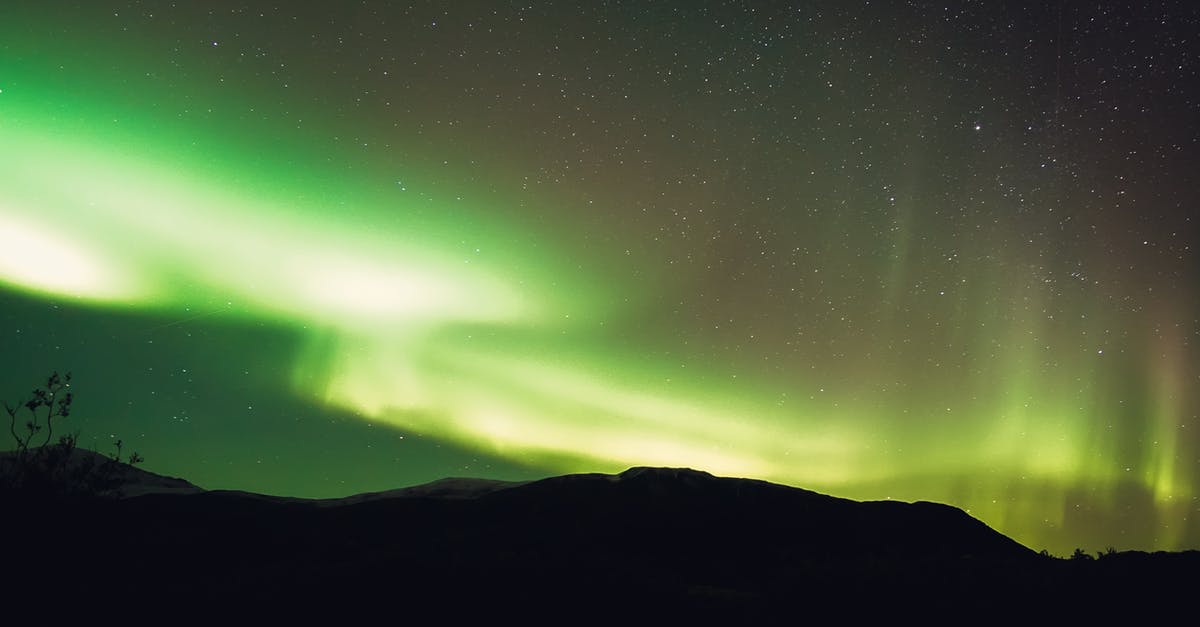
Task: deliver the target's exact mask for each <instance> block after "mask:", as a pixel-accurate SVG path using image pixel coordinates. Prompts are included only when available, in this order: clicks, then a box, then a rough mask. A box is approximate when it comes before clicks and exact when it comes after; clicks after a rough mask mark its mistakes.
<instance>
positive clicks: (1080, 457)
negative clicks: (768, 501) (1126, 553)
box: [0, 1, 1200, 554]
mask: <svg viewBox="0 0 1200 627" xmlns="http://www.w3.org/2000/svg"><path fill="white" fill-rule="evenodd" d="M293 4H296V5H297V6H292V5H293ZM317 4H318V3H283V4H282V5H278V6H277V5H273V4H268V3H250V4H244V3H232V2H216V3H199V2H195V3H192V2H174V3H170V2H80V3H74V4H71V3H55V2H6V3H4V4H3V5H0V338H2V339H0V350H3V355H4V360H3V363H4V371H3V374H4V376H3V377H2V378H0V397H2V398H4V399H10V400H15V399H16V398H18V397H19V396H20V395H21V394H22V393H24V392H25V391H26V390H27V389H28V388H30V387H31V386H33V385H35V384H36V383H37V382H38V381H39V380H41V379H42V378H43V377H44V375H45V374H46V373H48V372H49V371H51V370H54V369H59V370H64V371H65V370H70V371H72V372H73V373H74V377H75V383H74V387H75V388H76V395H77V400H76V403H75V416H73V417H72V420H73V421H75V422H74V425H75V426H76V427H78V428H80V429H82V432H83V435H82V437H81V442H84V443H94V444H95V445H96V446H99V447H104V446H107V440H108V439H109V438H111V437H121V438H122V439H124V440H125V441H126V442H127V443H131V444H132V445H133V446H134V447H136V448H137V449H138V450H139V451H141V452H142V453H143V455H145V457H146V458H147V460H148V461H147V464H146V467H147V468H148V469H150V470H153V471H155V472H159V473H163V474H172V475H178V476H184V477H186V478H188V479H189V480H192V481H194V482H196V483H198V484H200V485H203V486H205V487H211V488H217V487H220V488H236V489H247V490H257V491H262V492H270V493H276V494H293V495H300V496H337V495H345V494H349V493H353V492H361V491H367V490H379V489H386V488H393V487H398V486H401V485H409V484H414V483H419V482H422V481H429V480H433V479H436V478H440V477H444V476H450V475H457V476H463V475H470V476H484V477H495V478H501V479H522V478H533V477H540V476H546V475H549V474H555V473H562V472H584V471H602V472H612V471H619V470H622V469H624V468H626V467H629V466H633V465H669V466H690V467H694V468H700V469H704V470H708V471H710V472H713V473H715V474H722V475H731V476H749V477H756V478H762V479H768V480H772V481H778V482H782V483H787V484H790V485H797V486H801V487H805V488H809V489H814V490H819V491H823V492H827V493H830V494H834V495H838V496H845V497H849V498H856V499H884V498H895V499H903V500H934V501H942V502H947V503H951V504H954V505H957V506H959V507H962V508H964V509H967V510H968V511H970V512H971V513H972V514H973V515H975V516H977V517H979V518H981V519H982V520H984V521H985V522H987V523H989V524H990V525H992V526H993V527H995V528H997V529H998V530H1000V531H1002V532H1004V533H1006V534H1008V535H1010V536H1012V537H1013V538H1015V539H1017V540H1018V541H1020V542H1022V543H1024V544H1026V545H1027V546H1030V547H1032V548H1035V549H1040V548H1047V549H1049V550H1051V551H1052V552H1056V553H1060V554H1061V553H1068V552H1069V551H1070V550H1071V549H1072V548H1074V547H1076V546H1081V547H1085V548H1089V549H1092V550H1095V549H1100V548H1103V547H1107V546H1115V547H1116V548H1118V549H1183V548H1200V355H1198V353H1197V340H1198V335H1200V313H1198V312H1200V263H1198V259H1197V251H1196V247H1197V242H1198V241H1200V239H1198V237H1200V233H1198V230H1197V219H1196V217H1195V216H1196V215H1197V212H1196V207H1197V206H1198V205H1197V201H1198V200H1200V194H1198V193H1197V189H1198V187H1200V185H1198V181H1197V176H1196V171H1197V168H1196V164H1200V139H1198V138H1200V83H1198V81H1197V71H1198V67H1200V66H1198V61H1200V59H1198V58H1197V56H1196V52H1195V51H1196V50H1197V46H1196V39H1197V37H1198V33H1200V8H1198V7H1197V6H1195V5H1194V4H1192V3H1189V2H1183V1H1179V2H1161V3H1151V5H1150V6H1149V7H1147V6H1143V5H1142V4H1138V3H1129V4H1128V5H1125V4H1117V3H1091V4H1088V3H1080V2H1061V3H1013V2H961V3H960V2H952V3H944V4H930V3H924V2H910V3H901V2H872V3H867V2H850V3H845V2H813V3H790V2H777V3H739V2H733V3H730V2H653V3H651V2H560V3H499V2H454V3H439V2H422V3H402V2H394V3H389V2H356V3H328V4H327V6H317ZM1026 4H1029V5H1030V6H1026ZM1042 4H1046V5H1047V6H1042Z"/></svg>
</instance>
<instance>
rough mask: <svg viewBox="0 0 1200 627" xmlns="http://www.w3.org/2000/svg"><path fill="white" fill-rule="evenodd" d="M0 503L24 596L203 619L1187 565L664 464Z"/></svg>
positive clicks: (1155, 575) (1030, 586) (601, 613)
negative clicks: (326, 496) (181, 611)
mask: <svg viewBox="0 0 1200 627" xmlns="http://www.w3.org/2000/svg"><path fill="white" fill-rule="evenodd" d="M3 507H4V509H5V516H4V521H5V522H4V525H5V529H4V531H5V537H6V538H8V539H10V540H11V539H12V538H14V537H22V535H23V536H24V537H26V538H28V540H29V541H20V542H10V544H9V547H8V556H9V557H13V558H15V560H14V561H10V562H9V564H21V565H22V566H21V568H18V569H14V570H9V574H8V575H6V576H10V577H11V576H12V573H14V572H16V573H19V574H20V575H21V578H20V579H14V580H12V581H10V582H9V583H8V585H7V586H6V587H7V589H8V590H16V591H17V595H16V596H17V597H21V596H22V595H24V596H29V595H39V594H42V593H44V592H45V589H44V588H45V586H46V584H48V583H49V582H53V583H52V586H51V587H52V588H53V589H54V590H56V591H58V593H62V594H65V595H66V596H68V597H69V598H73V599H77V600H78V599H95V600H99V601H102V602H113V601H115V600H118V599H122V598H128V597H130V596H131V595H132V596H133V597H135V598H136V599H139V600H141V601H140V602H143V603H147V602H148V603H154V604H162V605H164V606H172V605H174V604H177V603H183V604H186V605H188V606H189V607H203V608H206V609H209V610H212V609H214V608H221V607H224V606H232V605H233V604H235V603H237V602H243V603H251V604H252V606H253V607H257V608H259V609H260V610H263V609H270V610H271V611H272V612H288V613H293V612H300V613H304V612H308V611H317V610H318V609H324V610H330V609H335V610H337V611H354V610H365V609H367V608H379V607H384V608H389V610H390V611H395V612H421V613H422V614H426V613H428V612H436V613H438V614H439V615H441V616H443V617H444V618H451V619H453V618H465V617H468V616H474V617H481V616H493V615H499V614H507V615H510V616H511V615H516V614H519V615H521V616H524V617H526V618H529V617H533V616H536V617H539V618H551V619H553V618H554V617H556V616H559V617H562V618H564V619H566V617H568V616H572V617H574V618H572V619H571V620H572V621H575V622H578V621H579V619H581V618H587V619H589V620H588V621H585V622H591V620H593V619H595V620H599V619H613V620H616V619H622V618H624V619H628V618H630V617H631V616H636V617H640V619H642V620H645V619H649V618H663V619H684V618H691V619H705V620H706V621H711V620H718V619H735V618H736V619H746V618H751V619H759V620H765V619H771V620H782V619H785V618H787V617H794V616H795V615H796V613H797V612H800V613H803V614H804V615H807V616H814V615H818V614H820V615H826V614H828V613H843V614H844V613H846V612H850V615H854V614H855V613H862V612H868V613H878V612H883V611H890V608H895V607H918V608H921V609H922V611H958V610H968V609H969V610H979V609H988V608H990V609H989V611H991V610H994V609H995V608H1012V607H1014V606H1019V605H1021V604H1031V605H1032V604H1035V603H1042V602H1046V601H1054V602H1057V603H1067V604H1069V603H1074V602H1089V603H1091V602H1094V601H1095V599H1096V598H1098V597H1097V595H1100V597H1103V595H1105V594H1114V593H1115V592H1116V591H1118V590H1119V591H1120V593H1121V594H1122V595H1125V596H1128V595H1130V594H1136V593H1137V591H1138V590H1139V589H1140V588H1141V587H1154V588H1155V593H1156V595H1158V596H1159V598H1162V597H1161V595H1163V594H1169V593H1170V591H1171V586H1172V585H1175V586H1176V587H1178V585H1177V584H1178V581H1177V580H1178V578H1179V575H1178V573H1192V574H1193V575H1194V574H1195V570H1194V569H1195V566H1196V564H1197V560H1196V559H1195V556H1190V557H1189V556H1186V555H1184V556H1177V557H1178V559H1177V561H1176V562H1175V563H1171V564H1168V563H1166V562H1164V561H1163V560H1162V559H1161V558H1158V559H1157V560H1156V559H1155V558H1153V557H1152V556H1145V555H1142V556H1138V555H1128V554H1123V557H1122V559H1125V560H1126V562H1125V563H1124V564H1123V565H1122V564H1120V563H1118V561H1116V560H1115V559H1113V558H1106V559H1104V560H1100V561H1098V562H1095V563H1092V564H1087V565H1085V564H1076V563H1074V562H1066V561H1062V560H1052V559H1048V558H1043V557H1041V556H1038V555H1036V554H1034V553H1033V552H1032V551H1030V550H1029V549H1027V548H1025V547H1023V546H1021V545H1019V544H1017V543H1016V542H1014V541H1012V540H1010V539H1009V538H1007V537H1005V536H1003V535H1001V534H999V533H997V532H995V531H994V530H992V529H990V528H988V527H987V526H986V525H984V524H983V523H981V522H979V521H978V520H975V519H973V518H971V517H970V516H968V515H967V514H965V513H964V512H962V511H961V510H958V509H956V508H953V507H949V506H945V505H938V504H934V503H911V504H909V503H897V502H867V503H860V502H855V501H849V500H845V499H839V498H834V497H830V496H825V495H821V494H817V493H814V492H809V491H806V490H800V489H796V488H789V487H785V486H780V485H775V484H770V483H766V482H761V481H751V480H744V479H725V478H717V477H713V476H711V475H709V474H707V473H702V472H697V471H692V470H680V469H661V468H634V469H631V470H629V471H626V472H624V473H621V474H620V475H599V474H588V475H568V476H562V477H554V478H551V479H546V480H543V481H535V482H529V483H504V482H487V481H479V480H446V481H442V482H436V483H435V484H430V486H424V487H418V488H411V489H407V490H398V491H394V492H388V493H379V494H375V495H363V496H361V497H357V498H350V499H341V500H336V501H308V500H301V499H281V498H274V497H265V496H262V495H253V494H245V493H236V492H199V493H195V492H194V491H192V490H183V491H171V490H166V491H165V492H163V493H157V494H154V493H151V494H144V495H142V496H138V497H136V498H127V499H124V500H119V501H112V500H108V501H88V502H83V501H69V502H64V501H55V502H45V501H31V500H28V499H24V498H21V497H15V496H12V497H9V498H8V499H7V501H6V502H4V503H3ZM81 566H84V567H83V568H81ZM1101 567H1103V568H1101ZM1160 579H1161V580H1163V581H1160ZM1173 582H1174V583H1173ZM197 604H198V605H197ZM635 622H641V620H637V621H635Z"/></svg>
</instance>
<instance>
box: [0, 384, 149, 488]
mask: <svg viewBox="0 0 1200 627" xmlns="http://www.w3.org/2000/svg"><path fill="white" fill-rule="evenodd" d="M70 386H71V374H70V373H67V374H66V375H62V376H60V375H59V373H58V372H54V373H51V375H50V376H49V377H48V378H47V379H46V384H45V385H44V386H42V387H38V388H34V390H33V391H32V392H31V393H30V398H29V400H26V401H21V402H19V403H17V404H16V405H10V404H9V403H8V402H7V401H6V402H4V410H5V412H6V413H7V414H8V418H9V424H8V430H9V434H10V435H11V436H12V438H13V441H14V442H15V444H16V448H15V449H13V450H12V451H11V452H10V453H6V454H2V455H0V490H6V491H15V492H20V493H23V494H25V495H26V496H37V497H81V496H89V497H91V496H115V495H119V494H118V493H117V488H118V486H119V485H120V483H121V476H120V475H121V471H122V468H123V467H124V466H123V464H130V465H133V464H138V463H140V462H142V461H143V458H142V456H141V455H139V454H138V453H136V452H134V453H132V454H131V455H130V456H129V458H128V459H126V460H122V459H121V455H122V447H123V442H122V441H121V440H117V441H116V443H115V446H116V452H115V453H114V454H112V455H109V456H100V455H96V454H80V453H78V452H77V448H78V442H79V433H78V432H74V433H67V434H65V435H60V436H59V438H58V441H57V442H55V443H53V444H51V443H50V442H51V438H52V437H53V435H54V425H55V420H56V419H65V418H67V417H68V416H70V415H71V403H72V402H73V401H74V398H75V397H74V395H73V394H72V393H71V391H70V390H69V388H70ZM43 433H44V434H45V435H44V436H42V435H41V434H43ZM43 437H44V439H43ZM101 459H102V460H103V461H100V460H101Z"/></svg>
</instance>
